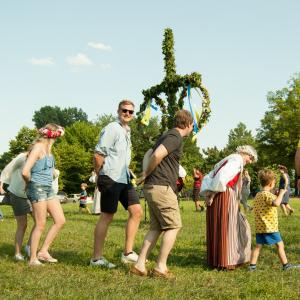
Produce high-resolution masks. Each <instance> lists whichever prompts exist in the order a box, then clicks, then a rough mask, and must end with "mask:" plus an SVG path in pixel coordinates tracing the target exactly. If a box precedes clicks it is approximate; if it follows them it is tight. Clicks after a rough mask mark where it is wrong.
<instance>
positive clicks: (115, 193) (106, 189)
mask: <svg viewBox="0 0 300 300" xmlns="http://www.w3.org/2000/svg"><path fill="white" fill-rule="evenodd" d="M97 186H98V189H99V191H100V192H101V211H102V212H106V213H110V214H114V213H115V212H116V211H117V208H118V202H119V201H120V202H121V203H122V205H123V207H124V208H125V209H126V210H127V209H128V206H130V205H134V204H140V200H139V196H138V194H137V192H136V190H135V189H134V187H133V186H132V184H131V183H128V184H125V183H119V182H116V181H114V180H112V179H111V178H110V177H108V176H106V175H100V176H98V180H97Z"/></svg>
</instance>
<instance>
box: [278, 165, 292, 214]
mask: <svg viewBox="0 0 300 300" xmlns="http://www.w3.org/2000/svg"><path fill="white" fill-rule="evenodd" d="M278 169H279V172H280V180H279V190H281V189H284V190H286V192H285V194H284V195H283V197H282V201H281V204H280V206H281V209H282V210H283V212H284V214H285V215H286V216H288V215H291V214H292V213H293V212H294V209H293V208H292V207H291V206H290V205H289V198H290V193H291V187H290V177H289V174H288V169H287V167H286V166H283V165H278Z"/></svg>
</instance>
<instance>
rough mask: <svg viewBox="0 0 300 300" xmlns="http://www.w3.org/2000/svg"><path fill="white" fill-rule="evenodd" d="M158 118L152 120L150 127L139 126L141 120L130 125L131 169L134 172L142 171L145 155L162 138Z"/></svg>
mask: <svg viewBox="0 0 300 300" xmlns="http://www.w3.org/2000/svg"><path fill="white" fill-rule="evenodd" d="M159 127H160V125H159V123H158V118H151V119H150V121H149V126H143V127H141V126H139V120H136V119H135V120H133V121H132V122H131V123H130V128H131V141H132V155H131V164H130V168H131V169H132V170H133V171H134V172H138V173H139V172H141V171H142V162H143V158H144V155H145V153H146V152H147V151H148V150H149V149H150V148H152V147H153V146H154V144H155V143H156V141H157V139H158V137H159V136H160V130H159Z"/></svg>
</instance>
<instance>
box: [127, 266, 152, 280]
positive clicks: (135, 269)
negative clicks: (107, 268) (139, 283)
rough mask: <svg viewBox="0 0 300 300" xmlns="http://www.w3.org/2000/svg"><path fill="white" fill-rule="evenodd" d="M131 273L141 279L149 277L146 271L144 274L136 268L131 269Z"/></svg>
mask: <svg viewBox="0 0 300 300" xmlns="http://www.w3.org/2000/svg"><path fill="white" fill-rule="evenodd" d="M129 273H130V274H134V275H137V276H141V277H146V276H147V275H148V272H147V270H146V271H144V272H142V271H140V270H139V269H137V268H136V267H135V266H133V267H131V269H130V271H129Z"/></svg>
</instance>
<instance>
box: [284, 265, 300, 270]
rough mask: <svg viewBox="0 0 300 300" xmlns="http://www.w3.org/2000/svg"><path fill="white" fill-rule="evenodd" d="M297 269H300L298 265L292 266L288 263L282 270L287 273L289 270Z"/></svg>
mask: <svg viewBox="0 0 300 300" xmlns="http://www.w3.org/2000/svg"><path fill="white" fill-rule="evenodd" d="M298 268H300V265H292V264H290V263H288V264H286V265H285V266H283V267H282V270H283V271H287V270H289V269H298Z"/></svg>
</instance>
